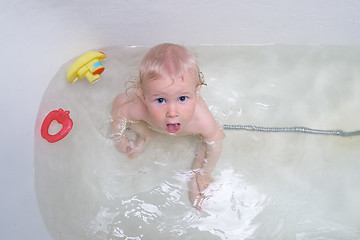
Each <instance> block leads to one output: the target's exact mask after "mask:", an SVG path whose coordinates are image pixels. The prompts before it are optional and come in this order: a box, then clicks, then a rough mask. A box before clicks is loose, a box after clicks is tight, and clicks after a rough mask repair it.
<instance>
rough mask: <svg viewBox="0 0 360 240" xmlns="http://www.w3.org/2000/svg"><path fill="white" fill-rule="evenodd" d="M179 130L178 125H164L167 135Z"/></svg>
mask: <svg viewBox="0 0 360 240" xmlns="http://www.w3.org/2000/svg"><path fill="white" fill-rule="evenodd" d="M179 130H180V123H169V124H166V131H168V133H176V132H178V131H179Z"/></svg>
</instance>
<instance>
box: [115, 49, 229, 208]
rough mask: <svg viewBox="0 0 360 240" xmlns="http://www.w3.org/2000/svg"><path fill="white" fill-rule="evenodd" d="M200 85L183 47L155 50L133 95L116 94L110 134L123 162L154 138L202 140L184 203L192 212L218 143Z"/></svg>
mask: <svg viewBox="0 0 360 240" xmlns="http://www.w3.org/2000/svg"><path fill="white" fill-rule="evenodd" d="M204 84H205V83H204V81H203V79H202V77H201V73H200V72H199V68H198V64H197V61H196V59H195V57H194V56H193V55H192V54H191V53H190V52H189V51H188V50H187V49H186V48H185V47H183V46H180V45H176V44H169V43H165V44H160V45H157V46H155V47H153V48H151V49H150V50H149V52H148V53H147V54H146V55H145V57H144V58H143V60H142V61H141V64H140V70H139V80H138V82H137V83H136V85H135V86H134V90H135V91H132V92H127V93H123V94H120V95H119V96H117V97H116V98H115V100H114V102H113V106H112V118H113V124H112V129H113V131H114V133H115V134H117V135H119V136H120V138H118V140H117V141H116V143H115V144H116V147H117V149H118V150H119V151H121V152H123V153H125V154H127V156H128V157H129V158H135V157H136V156H138V155H139V154H140V153H141V152H142V151H143V150H144V148H145V146H146V145H147V143H148V142H149V141H150V140H151V139H153V138H154V137H156V135H158V134H159V133H162V134H171V135H175V136H185V135H198V136H199V137H200V138H201V139H202V143H201V146H200V149H199V151H198V153H197V155H196V157H195V160H194V162H193V165H192V169H193V172H194V176H195V177H193V178H192V180H191V181H190V183H189V187H190V201H191V202H192V203H193V204H194V206H195V207H197V208H198V209H201V203H202V201H203V200H204V198H205V197H206V196H204V194H203V192H204V190H205V189H206V188H207V187H208V185H209V183H211V182H212V178H211V172H212V171H213V169H214V168H215V165H216V162H217V160H218V159H219V157H220V153H221V148H222V139H223V138H224V133H223V130H222V129H221V128H220V127H219V125H218V124H217V122H216V121H215V119H214V117H213V116H212V115H211V113H210V111H209V109H208V107H207V105H206V103H205V102H204V100H203V98H202V97H201V96H200V89H201V87H202V85H204Z"/></svg>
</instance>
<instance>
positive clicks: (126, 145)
mask: <svg viewBox="0 0 360 240" xmlns="http://www.w3.org/2000/svg"><path fill="white" fill-rule="evenodd" d="M144 111H145V109H144V107H143V106H142V103H141V102H140V100H139V99H136V96H128V95H126V94H121V95H119V96H117V97H116V98H115V100H114V102H113V106H112V111H111V114H112V120H113V121H112V131H113V133H114V136H115V146H116V148H117V149H118V150H119V151H120V152H123V153H125V154H126V155H127V156H128V157H129V158H135V157H136V156H138V155H139V154H140V153H141V152H142V151H143V150H144V149H145V146H146V145H147V143H148V142H149V140H150V139H152V138H153V137H155V136H156V135H157V134H156V133H155V132H154V131H152V130H151V129H149V128H148V127H147V124H146V123H145V122H143V121H141V120H142V118H143V114H144Z"/></svg>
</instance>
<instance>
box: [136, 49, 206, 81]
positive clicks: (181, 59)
mask: <svg viewBox="0 0 360 240" xmlns="http://www.w3.org/2000/svg"><path fill="white" fill-rule="evenodd" d="M185 73H190V75H191V76H193V78H194V81H196V83H197V84H198V85H206V84H205V82H204V80H203V76H202V73H201V72H200V71H199V66H198V63H197V61H196V58H195V56H194V55H193V54H191V53H190V52H189V51H188V50H187V49H186V48H185V47H184V46H181V45H177V44H172V43H163V44H159V45H156V46H154V47H152V48H151V49H150V50H149V51H148V52H147V54H146V55H145V57H144V58H143V59H142V61H141V63H140V69H139V80H138V81H139V82H138V85H139V87H141V86H142V85H143V84H144V83H145V82H146V81H148V80H154V79H159V78H161V77H164V76H166V77H169V78H170V79H172V80H173V81H175V80H176V79H183V78H184V75H185Z"/></svg>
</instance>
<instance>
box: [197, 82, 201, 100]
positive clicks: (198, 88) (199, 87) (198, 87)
mask: <svg viewBox="0 0 360 240" xmlns="http://www.w3.org/2000/svg"><path fill="white" fill-rule="evenodd" d="M201 86H202V85H201V84H199V85H197V86H196V97H199V96H200V90H201Z"/></svg>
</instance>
